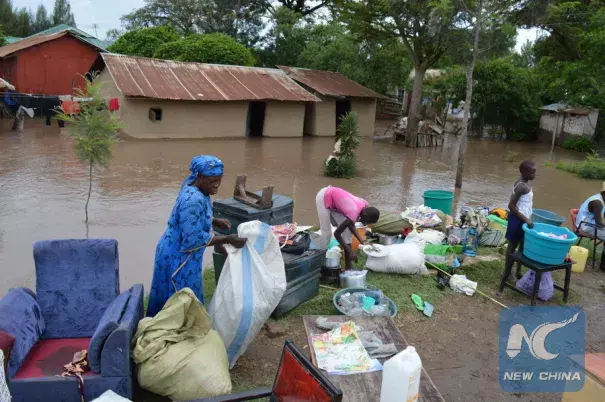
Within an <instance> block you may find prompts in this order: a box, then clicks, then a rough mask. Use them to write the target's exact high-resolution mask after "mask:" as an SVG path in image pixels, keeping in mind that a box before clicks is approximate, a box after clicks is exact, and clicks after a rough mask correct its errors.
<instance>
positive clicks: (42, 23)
mask: <svg viewBox="0 0 605 402" xmlns="http://www.w3.org/2000/svg"><path fill="white" fill-rule="evenodd" d="M51 26H52V22H51V21H50V17H49V16H48V11H47V10H46V7H44V4H40V5H39V6H38V9H37V10H36V18H35V19H34V22H33V30H34V32H41V31H44V30H46V29H48V28H50V27H51Z"/></svg>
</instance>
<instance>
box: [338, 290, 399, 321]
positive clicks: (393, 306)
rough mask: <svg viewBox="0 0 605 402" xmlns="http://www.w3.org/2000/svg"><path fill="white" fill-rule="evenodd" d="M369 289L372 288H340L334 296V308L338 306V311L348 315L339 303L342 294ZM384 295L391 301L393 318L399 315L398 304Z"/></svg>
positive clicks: (390, 309)
mask: <svg viewBox="0 0 605 402" xmlns="http://www.w3.org/2000/svg"><path fill="white" fill-rule="evenodd" d="M368 290H371V289H366V288H346V289H340V290H339V291H338V292H336V293H334V297H333V298H332V303H334V308H336V311H338V312H339V313H340V314H342V315H347V314H346V313H345V311H344V310H343V309H342V308H341V307H340V306H339V305H338V301H339V300H340V296H342V295H344V294H345V293H351V294H353V293H360V292H367V291H368ZM384 297H385V298H386V299H387V300H388V301H389V311H390V312H391V318H395V317H397V305H396V304H395V302H394V301H393V300H391V299H390V298H388V297H386V296H384Z"/></svg>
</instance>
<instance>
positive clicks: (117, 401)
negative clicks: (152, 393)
mask: <svg viewBox="0 0 605 402" xmlns="http://www.w3.org/2000/svg"><path fill="white" fill-rule="evenodd" d="M129 401H130V399H126V398H124V397H123V396H120V395H118V394H116V393H115V392H113V391H112V390H107V391H105V392H103V394H102V395H101V396H100V397H98V398H97V399H94V400H93V401H92V402H129Z"/></svg>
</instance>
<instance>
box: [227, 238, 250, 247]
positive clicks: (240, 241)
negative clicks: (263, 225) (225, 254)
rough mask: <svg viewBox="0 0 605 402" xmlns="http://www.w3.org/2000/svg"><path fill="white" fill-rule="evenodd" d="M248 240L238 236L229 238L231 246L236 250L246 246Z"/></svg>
mask: <svg viewBox="0 0 605 402" xmlns="http://www.w3.org/2000/svg"><path fill="white" fill-rule="evenodd" d="M247 240H248V239H244V238H243V237H237V236H236V235H231V236H229V244H231V245H232V246H233V247H235V248H242V247H244V245H245V244H246V241H247Z"/></svg>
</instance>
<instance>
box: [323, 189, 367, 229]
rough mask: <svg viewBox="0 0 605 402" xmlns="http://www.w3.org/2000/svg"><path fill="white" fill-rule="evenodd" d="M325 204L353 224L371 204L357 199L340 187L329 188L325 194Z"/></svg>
mask: <svg viewBox="0 0 605 402" xmlns="http://www.w3.org/2000/svg"><path fill="white" fill-rule="evenodd" d="M324 204H325V206H326V208H327V209H329V210H331V211H336V212H340V213H341V214H343V215H344V216H346V217H347V218H349V219H350V220H352V221H353V222H357V221H358V220H359V215H361V211H362V210H363V209H364V208H365V207H367V206H368V205H369V204H368V202H367V201H366V200H364V199H361V198H359V197H355V196H354V195H353V194H351V193H349V192H348V191H345V190H343V189H342V188H338V187H328V188H327V189H326V193H325V194H324Z"/></svg>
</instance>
